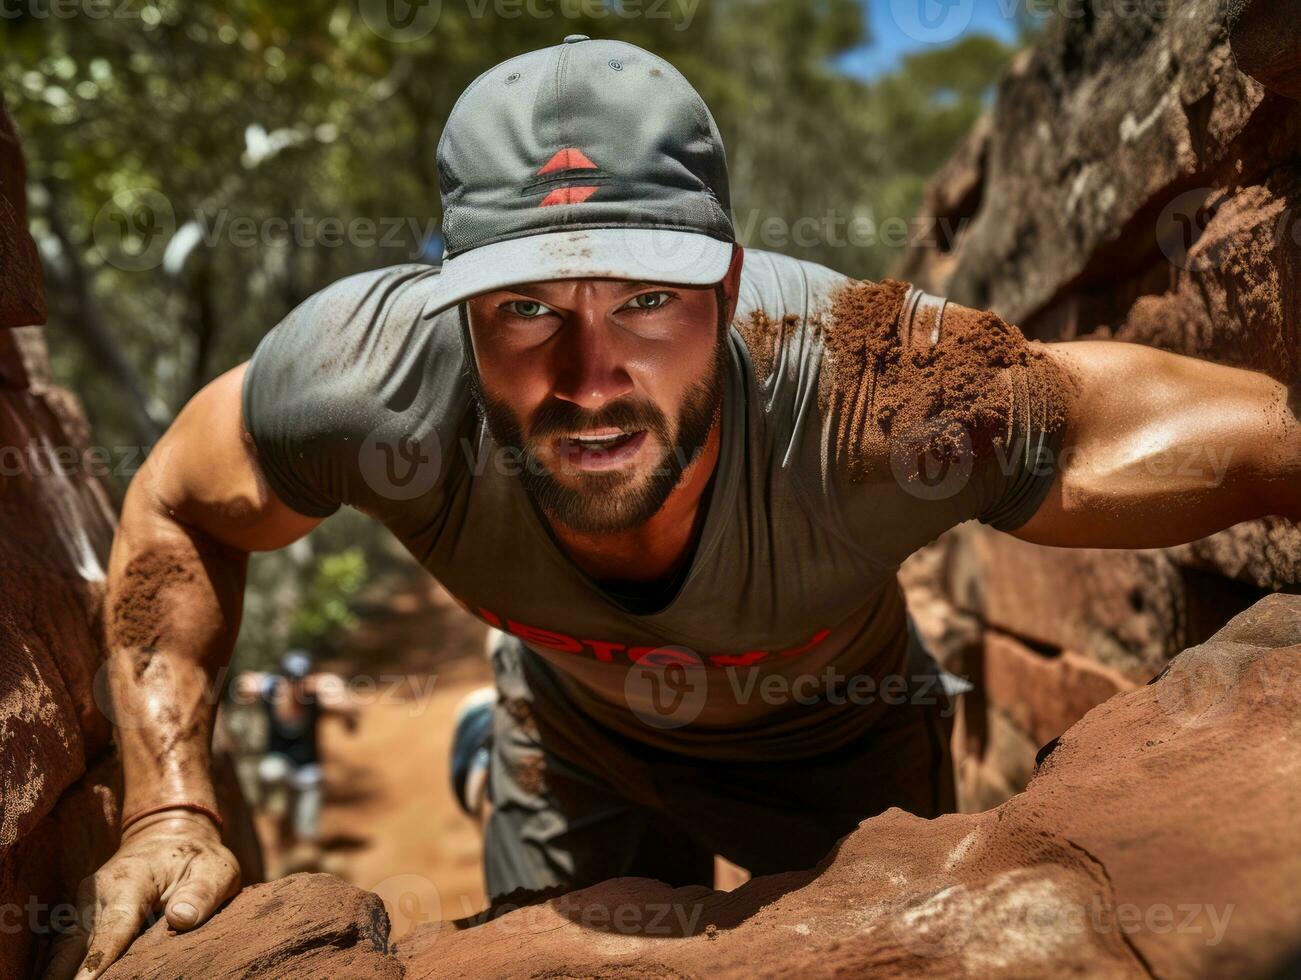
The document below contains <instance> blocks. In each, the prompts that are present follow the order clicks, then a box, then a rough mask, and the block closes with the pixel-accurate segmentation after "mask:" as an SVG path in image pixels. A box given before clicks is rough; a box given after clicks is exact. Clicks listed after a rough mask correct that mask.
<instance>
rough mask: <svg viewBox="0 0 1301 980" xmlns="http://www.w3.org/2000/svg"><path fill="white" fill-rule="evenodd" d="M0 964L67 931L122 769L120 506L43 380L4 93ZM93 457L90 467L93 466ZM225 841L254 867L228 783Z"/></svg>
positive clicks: (112, 814) (114, 815)
mask: <svg viewBox="0 0 1301 980" xmlns="http://www.w3.org/2000/svg"><path fill="white" fill-rule="evenodd" d="M0 270H3V274H0V976H4V977H21V976H24V975H26V973H27V971H28V968H29V964H30V963H31V961H32V959H33V958H34V956H36V955H37V954H38V953H39V951H40V948H41V946H42V945H43V944H44V942H45V941H47V940H48V939H49V938H51V937H52V935H53V933H54V931H55V930H57V929H58V928H66V927H67V924H68V921H69V920H68V918H67V916H68V915H69V914H70V913H71V910H72V906H71V904H70V903H71V901H72V899H73V897H74V896H75V893H76V887H77V883H78V882H79V881H80V879H81V878H82V877H84V876H85V875H87V874H89V873H91V872H92V871H94V870H95V868H96V867H98V866H99V864H101V863H102V862H103V861H104V860H105V859H106V858H107V857H108V855H110V854H111V853H112V852H113V850H114V849H115V848H116V846H117V822H118V817H119V813H118V801H119V800H120V798H121V781H122V774H121V768H120V766H119V765H118V762H117V759H116V756H115V754H114V750H113V746H112V726H111V724H110V722H109V717H110V706H109V702H108V699H107V694H106V692H105V690H104V686H103V683H102V681H103V678H102V677H101V675H100V666H101V664H102V661H103V652H102V647H101V637H100V631H99V618H100V617H99V610H100V602H101V599H102V596H103V585H104V571H105V566H106V565H107V562H108V551H109V546H110V544H111V542H112V536H113V527H114V521H115V517H114V514H113V509H112V506H111V504H110V502H109V498H108V496H107V494H106V493H105V490H104V487H103V485H102V484H101V482H100V480H99V478H98V476H97V472H96V469H95V467H96V465H99V464H100V463H102V460H100V458H99V457H98V456H97V455H96V454H94V453H92V452H90V448H91V447H90V445H89V433H88V427H87V425H86V420H85V418H84V416H83V415H82V413H81V409H80V407H79V406H78V404H77V401H76V399H75V398H74V397H73V396H72V395H71V394H70V393H69V392H67V391H64V390H61V389H59V388H56V387H54V386H53V385H52V384H51V382H50V376H49V368H48V364H47V358H46V349H45V340H44V337H43V336H42V331H41V327H40V324H41V323H42V322H43V321H44V319H45V298H44V292H43V290H42V283H41V268H40V264H39V262H38V260H37V255H36V248H35V245H34V243H33V241H32V239H31V237H30V235H29V234H28V232H27V219H26V192H25V189H24V186H23V160H22V156H21V153H20V151H19V146H18V138H17V134H16V133H15V131H14V128H13V125H12V122H11V121H10V118H9V116H8V113H7V112H5V111H4V108H3V104H0ZM97 460H98V461H99V463H97ZM224 783H225V785H226V798H227V809H228V811H229V816H230V817H231V818H232V820H233V828H234V829H233V831H232V834H231V843H232V846H234V847H236V848H237V849H238V852H239V853H242V854H243V855H244V856H245V860H246V862H247V864H246V868H247V872H248V874H249V875H250V876H252V877H253V878H254V879H256V877H257V875H258V873H259V870H260V861H259V858H258V854H257V851H256V849H255V848H254V847H252V846H251V845H252V843H253V841H252V837H251V834H250V828H251V825H250V824H249V822H248V820H247V814H246V813H244V812H243V811H242V809H241V803H240V798H239V794H238V788H237V787H236V786H235V784H234V782H233V780H230V779H227V780H224Z"/></svg>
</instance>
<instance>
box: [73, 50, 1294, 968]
mask: <svg viewBox="0 0 1301 980" xmlns="http://www.w3.org/2000/svg"><path fill="white" fill-rule="evenodd" d="M438 163H439V173H440V181H441V183H440V186H441V188H442V194H443V207H444V234H445V236H446V240H447V245H448V249H449V252H448V258H447V261H446V262H445V264H444V266H443V268H442V271H441V273H439V272H437V271H435V270H430V269H427V268H425V267H419V266H403V267H398V268H392V269H386V270H381V271H379V272H373V273H366V274H363V275H360V276H354V277H352V278H350V279H347V280H344V281H343V282H340V283H337V284H335V285H334V286H332V287H330V288H328V289H326V290H325V291H324V292H322V293H320V294H318V295H317V296H316V297H314V298H312V299H310V300H308V301H307V302H306V303H304V304H303V305H302V306H301V307H299V308H298V309H297V310H295V311H294V312H293V313H292V314H291V315H290V316H289V317H288V319H287V320H286V321H285V322H284V323H282V324H281V325H280V326H278V327H277V328H276V329H275V330H273V331H272V332H271V333H270V334H269V335H268V337H267V338H266V339H265V340H264V341H263V343H262V344H261V345H260V347H259V348H258V350H257V352H256V354H255V355H254V356H253V358H252V360H251V361H250V362H249V363H248V364H246V365H241V366H240V367H237V368H235V369H233V370H232V371H230V372H229V373H227V374H226V375H224V376H222V377H221V378H219V379H217V380H216V381H214V382H213V383H212V384H211V385H209V386H208V387H207V388H206V389H205V390H204V391H203V392H201V393H200V394H199V395H198V396H196V397H195V399H194V400H193V401H192V402H191V403H190V405H188V406H187V407H186V408H185V410H184V411H183V412H182V413H181V415H180V417H179V418H178V419H177V421H176V423H175V424H174V425H173V426H172V428H171V430H170V431H169V432H168V433H167V435H166V436H165V438H164V439H163V441H162V444H161V445H160V449H165V450H166V451H160V452H157V453H154V454H152V455H151V456H150V459H149V461H148V464H147V465H146V467H145V469H144V470H143V471H142V473H141V474H140V475H139V476H138V477H137V479H136V480H135V481H134V482H133V484H132V486H131V489H130V492H129V494H128V497H127V500H126V503H125V505H124V508H123V514H122V521H121V526H120V529H119V533H118V537H117V540H116V542H115V545H114V551H113V559H112V567H111V570H110V581H109V598H108V603H109V606H108V616H107V619H108V629H109V642H110V646H111V657H112V658H113V661H112V662H113V663H114V664H115V665H117V669H115V670H114V671H113V680H114V692H115V697H116V699H117V700H118V701H119V702H120V703H127V704H132V705H137V706H138V708H137V711H136V714H135V715H134V716H133V717H134V724H133V725H132V726H131V727H129V728H125V727H124V728H123V729H122V730H121V731H120V732H119V735H118V738H119V744H120V746H121V751H122V754H123V760H124V765H125V768H126V799H125V803H124V812H125V814H126V816H125V818H124V821H123V825H124V832H123V839H122V844H121V849H120V850H119V852H118V854H117V855H116V856H114V857H113V858H112V859H111V860H110V862H109V863H108V864H107V865H106V866H105V867H104V868H103V869H102V870H101V871H100V872H99V873H97V874H96V875H95V876H94V877H93V878H91V879H89V880H88V882H87V883H86V885H85V889H84V894H83V899H84V900H85V901H86V902H87V905H88V907H89V909H90V910H91V912H90V914H89V917H88V918H89V921H88V923H87V925H88V927H89V929H90V936H89V947H88V953H87V955H86V958H85V964H86V975H87V976H95V975H97V974H98V972H99V971H101V970H103V969H104V968H105V967H106V966H107V964H108V963H109V962H111V961H112V960H113V959H114V958H116V957H117V956H118V955H119V954H120V953H121V951H122V950H123V949H124V948H125V947H126V945H127V944H128V943H129V942H130V940H131V938H132V936H133V935H134V933H135V931H136V929H137V928H138V926H139V924H140V922H141V921H142V918H143V917H144V915H145V914H146V913H147V912H148V911H149V910H151V909H162V910H164V912H165V914H166V916H167V920H168V922H169V924H170V925H171V926H172V927H173V928H177V929H188V928H192V927H194V926H196V925H198V924H200V923H202V922H203V921H204V920H205V919H206V918H207V917H208V916H210V915H211V914H212V913H213V912H214V911H215V910H216V909H217V908H218V907H219V906H220V904H221V903H222V902H223V901H224V900H225V899H226V898H228V897H229V896H230V895H232V894H233V893H234V892H235V891H236V889H237V887H238V870H237V868H236V867H235V864H234V861H233V859H232V857H231V855H230V853H229V851H227V850H226V849H225V848H224V847H222V845H221V843H220V838H219V827H218V823H217V817H216V813H215V801H214V798H213V793H212V786H211V783H210V780H209V777H208V737H207V736H208V730H209V726H210V723H211V707H210V706H209V705H208V704H207V703H206V702H205V700H204V697H203V693H204V690H205V685H204V681H205V677H206V676H207V675H208V674H209V673H210V672H211V671H214V670H215V669H217V668H218V667H219V666H220V665H221V664H223V663H225V661H226V658H227V657H228V655H229V651H230V648H231V644H232V643H233V642H234V638H235V632H236V628H237V625H238V619H239V608H240V600H241V592H242V590H243V587H244V569H245V561H246V558H247V554H248V552H250V551H253V550H262V549H270V548H279V547H283V546H285V545H287V544H289V543H290V542H292V541H294V540H295V539H297V538H299V537H301V536H302V535H304V534H306V533H307V532H309V531H310V530H311V529H312V528H313V527H315V526H316V525H317V524H318V523H319V522H320V521H321V520H323V519H324V518H325V517H326V516H328V515H329V514H330V513H332V512H333V511H334V510H335V509H337V508H338V507H339V506H340V505H342V504H348V505H351V506H354V507H357V508H359V509H361V510H362V511H364V512H366V513H369V514H371V515H373V516H375V517H376V518H377V519H379V520H381V521H382V522H383V523H384V524H385V525H387V526H388V527H389V528H390V529H391V530H392V531H393V532H394V533H395V534H396V535H397V536H398V537H399V538H400V539H401V540H402V541H403V542H404V543H405V544H406V546H407V547H408V548H409V549H410V550H411V552H412V554H413V555H415V556H416V557H417V559H418V560H420V561H421V562H422V563H423V564H424V565H425V567H426V568H428V569H429V570H430V571H431V572H432V573H433V574H434V575H435V576H437V577H438V578H439V579H440V580H441V581H442V582H443V584H444V585H446V587H447V588H448V589H449V590H450V591H451V592H452V593H453V594H454V595H456V596H457V597H458V599H459V600H460V601H461V602H462V603H463V604H464V605H465V607H466V608H467V609H468V610H470V611H471V612H472V613H474V614H475V615H477V616H479V617H480V618H481V619H483V620H484V621H486V622H487V623H489V624H490V625H492V626H493V627H495V628H498V629H500V630H502V631H503V633H504V636H505V639H504V641H503V642H502V643H501V644H499V645H498V646H497V648H496V650H495V652H494V658H493V664H494V669H495V672H496V680H497V687H498V692H499V694H498V699H497V704H496V708H495V715H494V725H493V738H492V758H491V763H490V766H489V770H490V771H489V774H488V784H489V785H488V796H489V798H490V802H491V810H492V815H491V818H490V819H489V822H488V825H487V828H486V835H485V867H486V874H487V879H488V886H489V891H490V893H491V894H492V895H494V896H502V895H506V894H510V893H513V892H519V891H524V890H527V891H541V890H547V889H556V888H565V887H575V886H578V885H582V884H585V883H588V882H591V881H595V880H599V879H602V878H606V877H610V876H614V875H621V874H642V875H648V876H651V877H655V878H661V879H663V880H665V881H668V882H670V883H674V884H682V883H686V882H704V883H708V882H709V880H710V866H711V855H713V854H715V853H720V854H722V855H724V856H725V857H728V858H729V859H731V860H732V861H734V862H736V863H737V864H739V865H741V866H743V867H745V868H747V869H749V870H750V871H752V872H754V873H766V872H771V871H777V870H782V869H786V868H791V867H804V866H808V865H810V864H813V863H814V862H816V861H817V860H818V859H820V858H821V857H822V856H823V855H824V854H825V853H826V851H827V849H828V848H829V847H831V846H832V844H833V843H834V841H835V840H836V839H837V838H838V837H839V836H841V835H842V834H844V833H845V832H847V831H848V830H850V829H852V828H853V826H854V825H855V824H857V822H858V821H860V820H861V819H863V818H866V817H868V816H871V815H872V814H874V813H877V812H880V811H881V810H882V809H884V808H886V807H888V806H902V807H905V808H907V809H909V810H911V811H913V812H915V813H918V814H921V815H925V816H931V815H935V814H937V813H940V812H942V811H943V810H944V809H945V808H947V807H949V806H950V805H951V803H952V782H951V773H950V769H949V759H948V756H947V751H946V745H945V743H946V715H947V713H948V703H947V697H946V695H945V694H944V693H943V691H942V690H940V685H938V684H937V683H936V678H937V671H936V670H935V668H934V666H933V662H932V661H930V660H929V658H928V657H927V656H926V655H925V653H924V652H923V651H922V650H921V649H920V647H919V645H918V644H917V643H915V642H913V641H911V640H910V631H909V627H908V622H907V618H906V615H905V612H904V607H903V602H902V598H901V595H900V590H899V587H898V583H897V581H896V577H895V569H896V567H897V566H898V564H899V562H901V561H902V560H903V559H904V558H905V557H906V556H907V555H908V554H909V553H911V552H912V551H913V550H915V549H917V548H918V547H920V546H922V545H923V544H925V543H927V542H928V541H930V540H932V539H933V538H934V537H935V536H936V535H938V534H939V533H941V532H942V531H944V530H945V529H947V528H949V527H952V526H954V525H955V524H958V523H959V522H961V521H965V520H968V519H971V518H978V519H980V520H983V521H986V522H987V523H990V524H992V525H994V526H995V527H998V528H1001V529H1002V530H1005V531H1008V532H1011V533H1014V534H1017V535H1018V536H1020V537H1022V538H1025V539H1027V540H1030V541H1035V542H1040V543H1045V544H1056V545H1066V546H1092V547H1146V546H1161V545H1166V544H1172V543H1174V542H1177V541H1184V540H1187V539H1192V538H1196V537H1199V536H1201V535H1205V534H1208V533H1210V532H1212V531H1215V530H1218V529H1220V528H1223V527H1225V526H1228V525H1230V524H1233V523H1235V522H1238V521H1242V520H1246V519H1249V518H1253V517H1256V516H1258V515H1263V514H1270V513H1281V514H1286V515H1288V516H1293V517H1295V516H1301V504H1299V502H1298V498H1297V491H1296V486H1297V483H1296V480H1297V477H1298V475H1301V424H1299V423H1298V420H1297V417H1296V414H1295V404H1290V403H1289V400H1288V392H1287V391H1286V390H1285V388H1284V387H1283V386H1282V385H1280V384H1278V383H1276V382H1275V381H1273V380H1271V379H1269V378H1267V377H1264V376H1261V375H1257V374H1254V373H1251V372H1247V371H1241V370H1236V369H1233V368H1227V367H1222V366H1217V365H1212V364H1206V363H1200V362H1197V361H1194V360H1190V359H1187V358H1183V357H1178V356H1175V355H1170V354H1165V353H1161V352H1159V351H1155V350H1150V349H1145V348H1142V347H1137V346H1129V345H1123V344H1111V343H1082V344H1081V343H1077V344H1061V345H1054V346H1050V347H1039V346H1037V345H1027V344H1026V343H1025V342H1024V341H1023V340H1022V339H1021V337H1020V335H1019V333H1017V331H1016V330H1015V329H1014V328H1011V327H1009V326H1007V325H1006V324H1004V323H1003V322H1002V321H1001V320H999V319H998V318H997V317H994V316H992V315H989V314H980V313H976V312H975V311H971V310H966V309H964V308H961V307H957V306H955V305H953V304H948V305H947V306H946V304H944V302H943V301H942V300H938V299H936V298H934V297H927V296H925V295H924V294H920V293H918V292H917V291H915V290H908V289H906V288H905V287H904V286H902V285H901V284H897V283H884V284H879V285H876V284H854V283H851V282H849V281H848V280H846V279H845V278H844V277H842V276H840V275H838V274H836V273H834V272H832V271H830V270H828V269H824V268H820V267H817V266H813V265H810V264H807V263H802V262H798V261H795V260H792V259H787V258H783V257H781V256H777V255H771V254H766V253H762V252H757V251H750V252H747V253H743V252H742V250H741V249H740V248H739V247H737V246H736V244H735V242H734V236H733V228H732V222H731V218H730V208H729V199H728V185H727V172H726V164H725V160H724V155H723V148H722V142H721V139H720V137H719V134H718V131H717V128H716V127H715V125H714V123H713V120H712V118H711V117H710V115H709V112H708V110H707V108H706V107H705V105H704V103H703V102H702V101H701V99H700V98H699V96H698V95H697V94H696V93H695V92H694V91H693V90H692V89H691V87H690V86H689V85H688V84H687V82H686V81H685V80H684V79H683V78H682V76H681V75H679V74H678V73H677V72H676V71H675V70H674V69H673V68H672V67H671V66H670V65H668V64H667V63H665V62H664V61H662V60H660V59H658V58H656V57H654V56H653V55H651V54H649V53H647V52H645V51H642V50H640V49H637V48H635V47H632V46H629V45H626V44H621V43H614V42H607V41H594V40H589V39H586V38H582V37H571V38H568V39H566V42H565V43H564V44H562V45H559V46H557V47H554V48H550V49H547V50H544V51H540V52H534V53H531V54H528V55H525V56H523V57H520V58H516V59H514V60H512V61H509V62H507V63H505V64H503V65H500V66H498V67H496V68H494V69H492V70H491V71H489V72H488V73H486V74H485V75H483V76H482V77H481V78H479V79H478V80H477V81H476V82H475V83H474V84H473V85H472V86H471V87H470V88H469V89H468V90H467V92H466V93H465V95H464V96H463V97H462V99H461V100H460V101H459V102H458V104H457V106H456V108H455V109H454V110H453V112H452V114H451V116H450V118H449V119H448V121H447V125H446V129H445V132H444V135H443V139H442V142H441V144H440V147H439V161H438ZM828 165H832V164H831V163H830V162H829V164H828ZM1191 449H1197V450H1198V451H1200V452H1202V453H1203V456H1204V457H1205V458H1206V459H1211V458H1213V459H1214V460H1216V461H1218V462H1220V463H1222V464H1223V466H1222V468H1221V469H1217V470H1216V471H1215V473H1214V474H1213V476H1214V478H1211V476H1208V475H1207V474H1206V473H1198V474H1194V475H1192V476H1189V475H1187V474H1188V473H1189V469H1188V468H1187V467H1186V466H1184V467H1154V466H1150V465H1148V464H1149V463H1150V462H1151V461H1152V459H1153V458H1154V457H1156V456H1158V455H1160V454H1162V453H1168V452H1173V451H1176V450H1191ZM1180 458H1181V459H1182V458H1187V453H1185V455H1184V456H1181V457H1180ZM918 459H921V460H923V461H924V462H925V463H926V465H921V464H918ZM930 464H938V465H940V467H941V469H940V475H939V478H938V479H936V478H935V472H934V467H933V466H931V465H930ZM1172 471H1173V472H1174V473H1176V474H1178V475H1174V476H1170V475H1161V474H1167V473H1170V472H1172ZM142 625H146V626H148V628H147V629H141V626H142ZM86 938H87V937H86V936H84V935H81V934H78V935H76V936H74V937H73V941H72V942H70V943H69V944H68V947H69V949H68V950H65V951H61V953H60V960H59V964H58V966H59V969H60V970H67V969H68V967H67V965H66V964H67V963H69V962H72V963H75V962H76V959H77V958H79V957H80V949H79V948H77V944H78V943H81V944H84V943H85V942H86Z"/></svg>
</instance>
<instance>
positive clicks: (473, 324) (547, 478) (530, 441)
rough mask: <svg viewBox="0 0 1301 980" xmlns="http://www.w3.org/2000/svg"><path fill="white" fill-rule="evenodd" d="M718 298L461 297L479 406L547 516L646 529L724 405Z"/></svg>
mask: <svg viewBox="0 0 1301 980" xmlns="http://www.w3.org/2000/svg"><path fill="white" fill-rule="evenodd" d="M716 297H717V293H716V290H715V289H714V288H712V287H704V288H691V287H683V286H666V285H656V284H652V283H638V282H627V281H623V280H611V279H570V280H565V281H561V282H545V283H536V284H530V285H525V286H517V287H514V288H512V289H509V290H499V291H497V292H492V293H485V294H484V295H482V296H478V297H476V298H474V299H472V300H470V301H469V313H470V332H471V336H472V339H473V342H474V350H475V357H476V360H477V362H478V367H479V379H480V382H481V385H482V390H481V391H478V392H477V393H476V394H477V395H478V398H479V401H480V407H481V409H482V410H483V413H484V416H485V418H486V419H487V422H488V427H489V429H490V430H491V431H492V435H493V438H494V439H495V440H496V441H497V442H498V443H499V444H500V445H502V446H505V447H508V448H511V449H514V450H516V451H518V452H520V453H521V454H522V455H523V458H524V460H523V461H524V467H523V472H522V479H523V480H524V484H525V487H526V488H527V489H528V491H529V493H530V494H532V496H533V498H534V500H535V501H536V502H537V503H538V505H539V506H540V507H541V508H542V510H543V512H544V513H546V515H547V516H548V517H549V518H550V519H551V520H553V521H556V522H558V523H560V524H563V525H565V526H567V527H570V528H573V529H575V530H578V531H586V532H590V533H595V532H613V531H622V530H628V529H630V528H634V527H637V526H639V525H640V524H643V523H645V522H646V521H647V520H648V519H649V518H650V517H651V516H652V515H653V514H655V512H656V511H658V510H659V509H660V507H661V506H662V505H663V503H664V501H665V500H666V499H667V498H668V496H669V494H670V493H671V492H672V490H673V488H674V487H675V486H677V484H678V482H679V480H680V479H681V476H682V471H683V470H684V469H685V467H686V466H687V465H688V464H690V463H691V462H692V461H693V460H694V459H695V457H696V455H697V454H698V453H699V451H700V449H701V447H702V446H703V445H704V444H705V442H706V439H707V438H708V436H709V432H710V429H711V427H712V426H713V423H714V421H715V419H716V418H717V416H718V410H719V406H720V404H721V400H722V379H723V375H722V365H723V357H722V353H723V340H724V337H725V333H724V331H723V330H722V329H721V322H722V317H721V315H720V310H719V307H718V301H717V298H716Z"/></svg>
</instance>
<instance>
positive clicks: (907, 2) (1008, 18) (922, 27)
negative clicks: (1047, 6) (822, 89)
mask: <svg viewBox="0 0 1301 980" xmlns="http://www.w3.org/2000/svg"><path fill="white" fill-rule="evenodd" d="M863 6H864V8H865V9H866V11H867V17H868V22H869V24H870V26H871V34H870V36H871V38H872V42H871V43H870V44H867V45H864V46H863V47H861V48H858V49H856V50H855V51H852V52H850V53H849V54H847V55H846V56H845V57H843V58H841V59H840V62H839V64H840V67H841V68H842V69H843V70H845V71H846V72H848V73H849V74H851V75H856V76H858V77H861V78H875V77H876V76H877V75H880V74H882V73H883V72H888V71H890V70H891V69H893V68H894V67H896V66H897V65H898V64H899V62H900V60H901V59H902V58H903V57H904V55H907V54H910V53H911V52H913V51H921V50H924V49H927V48H931V47H936V46H941V47H942V46H947V45H949V44H951V43H953V42H954V41H956V40H957V39H958V38H960V37H964V36H966V35H967V34H976V33H981V34H992V35H993V36H994V37H996V38H998V39H999V40H1002V41H1012V40H1015V39H1016V36H1017V25H1016V20H1015V19H1014V16H1015V12H1016V11H1017V10H1018V9H1019V8H1020V7H1021V4H1020V3H1019V2H1018V0H863Z"/></svg>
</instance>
